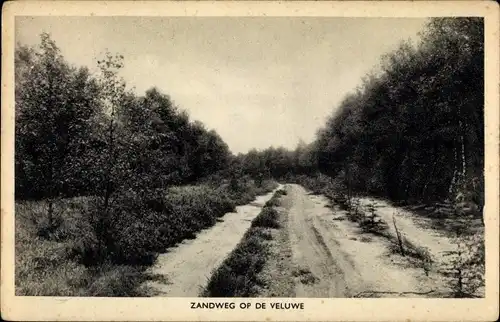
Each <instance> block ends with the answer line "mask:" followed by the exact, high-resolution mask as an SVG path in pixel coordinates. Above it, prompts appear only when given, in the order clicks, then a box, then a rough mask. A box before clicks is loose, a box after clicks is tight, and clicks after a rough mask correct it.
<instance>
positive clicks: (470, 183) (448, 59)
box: [239, 18, 484, 208]
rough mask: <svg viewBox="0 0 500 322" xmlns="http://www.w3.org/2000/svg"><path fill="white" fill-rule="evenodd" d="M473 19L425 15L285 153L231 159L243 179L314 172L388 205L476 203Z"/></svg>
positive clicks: (478, 131)
mask: <svg viewBox="0 0 500 322" xmlns="http://www.w3.org/2000/svg"><path fill="white" fill-rule="evenodd" d="M483 72H484V29H483V20H482V18H433V19H430V20H429V21H428V23H427V25H426V26H425V28H424V30H423V31H422V32H421V34H420V41H419V43H418V44H415V45H414V44H411V43H409V42H403V43H401V45H400V46H399V48H397V49H396V50H394V51H392V52H390V53H388V54H386V55H385V56H383V57H382V58H381V60H380V68H379V69H378V70H374V71H373V72H372V73H370V74H369V75H367V76H366V77H365V78H364V80H363V82H362V85H360V86H359V87H358V88H357V89H356V90H355V91H353V92H352V93H351V94H349V95H348V96H347V97H345V98H344V100H343V101H342V102H341V104H340V105H339V106H338V107H337V108H336V109H335V111H334V112H333V114H332V115H331V116H330V117H329V118H328V120H327V121H326V124H325V125H324V126H323V127H322V128H321V129H319V130H318V132H317V135H316V139H315V140H314V142H312V143H311V144H309V145H305V144H300V145H299V147H298V148H297V149H296V150H295V151H287V150H285V149H280V148H278V149H273V148H271V149H266V150H264V151H260V152H258V151H255V150H253V151H250V152H248V153H247V154H245V155H241V156H239V159H240V163H241V164H243V165H244V168H245V169H246V170H245V171H247V172H248V173H261V174H264V175H265V174H268V173H271V175H272V176H278V177H280V176H281V177H283V176H286V175H287V174H288V175H289V176H290V175H293V174H310V175H311V174H314V173H317V172H320V173H323V174H326V175H328V176H330V177H332V178H337V179H339V180H340V181H341V182H343V183H344V184H345V185H348V186H349V188H350V189H353V190H355V191H360V192H364V193H370V194H375V195H380V196H384V197H389V198H390V199H393V200H407V201H427V202H430V201H442V200H445V199H450V200H453V199H454V198H457V197H458V198H459V199H460V200H464V199H468V200H469V201H473V203H474V204H476V205H477V206H478V207H480V208H482V206H483V204H484V197H483V196H484V191H483V190H484V176H483V169H484V118H483V115H484V76H483Z"/></svg>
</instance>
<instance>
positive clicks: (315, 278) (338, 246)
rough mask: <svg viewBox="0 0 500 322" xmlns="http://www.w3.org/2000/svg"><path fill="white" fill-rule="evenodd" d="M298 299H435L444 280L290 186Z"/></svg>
mask: <svg viewBox="0 0 500 322" xmlns="http://www.w3.org/2000/svg"><path fill="white" fill-rule="evenodd" d="M286 190H287V192H288V195H287V196H286V198H287V199H288V200H287V201H285V203H288V205H289V206H288V208H289V213H288V216H289V223H290V224H289V234H290V243H291V247H292V259H293V263H294V268H293V269H294V270H295V273H294V275H295V276H296V278H295V279H296V280H295V285H296V286H295V292H296V296H297V297H353V296H360V297H362V296H363V295H361V294H365V296H371V297H373V296H374V297H395V296H397V297H401V296H411V297H415V296H424V295H427V294H421V293H426V292H429V291H433V293H431V294H430V295H428V296H433V295H434V296H435V293H434V291H435V289H436V288H439V287H440V280H439V279H440V277H438V276H437V275H431V276H427V274H425V272H424V270H423V269H419V268H417V267H414V266H413V267H412V265H408V263H406V265H405V262H404V261H401V259H400V258H399V262H398V256H397V255H392V254H390V253H389V252H388V243H389V242H388V240H387V239H386V238H384V237H381V236H375V235H371V234H363V233H362V232H361V231H360V229H359V228H358V226H357V225H356V224H355V223H352V222H350V221H348V220H346V219H345V212H343V211H341V210H339V209H336V210H335V211H332V209H331V208H328V207H327V205H328V201H327V199H326V198H325V197H323V196H314V195H311V194H309V193H307V192H306V190H305V189H304V188H303V187H301V186H299V185H286Z"/></svg>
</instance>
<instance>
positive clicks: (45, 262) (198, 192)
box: [15, 181, 276, 296]
mask: <svg viewBox="0 0 500 322" xmlns="http://www.w3.org/2000/svg"><path fill="white" fill-rule="evenodd" d="M238 184H239V186H238V187H237V188H238V189H237V190H234V189H231V188H230V187H229V185H228V184H227V183H222V184H221V183H220V182H219V184H218V185H211V184H202V185H195V186H183V187H174V188H171V189H169V191H168V192H167V193H163V194H162V195H160V197H155V198H144V197H143V196H135V195H123V196H120V198H119V199H118V202H117V206H116V207H115V208H114V209H113V210H114V212H113V213H111V214H112V215H113V216H114V217H113V219H114V220H113V225H112V226H111V228H112V229H111V230H109V231H107V232H106V233H107V234H108V235H109V236H110V240H112V244H110V245H104V246H103V245H100V244H99V243H98V241H97V239H96V230H95V222H93V221H92V218H93V214H94V213H95V211H97V210H96V208H95V200H94V199H93V198H91V197H78V198H72V199H63V200H60V201H58V202H57V203H56V205H55V211H54V213H55V218H56V220H55V222H56V223H57V225H56V226H53V224H52V225H49V224H48V222H47V221H48V220H47V218H46V213H47V203H46V202H45V201H43V200H42V201H21V202H17V203H16V215H15V216H16V217H15V222H16V230H15V234H16V244H15V259H16V265H15V283H16V295H23V296H145V295H147V294H148V292H147V290H145V289H142V288H140V287H139V286H140V285H141V284H142V283H143V282H144V281H145V280H148V279H157V278H159V277H158V276H151V275H146V273H145V271H146V268H147V267H148V266H149V265H151V264H152V263H153V262H154V259H155V257H156V254H158V253H159V252H162V251H164V250H165V249H166V248H168V247H171V246H174V245H175V244H176V243H178V242H180V241H182V240H184V239H186V238H194V237H195V234H196V232H198V231H200V230H202V229H204V228H207V227H210V226H212V225H214V224H215V223H216V222H217V218H218V217H220V216H222V215H224V214H225V213H227V212H229V211H233V210H234V207H235V206H237V205H240V204H244V203H246V202H247V200H249V199H250V200H253V199H254V198H255V196H256V195H258V194H262V193H264V192H267V191H271V190H272V189H274V188H275V187H276V183H274V182H271V181H269V182H264V183H263V185H262V186H261V187H256V186H255V184H253V182H252V181H245V182H243V181H241V182H238ZM49 226H51V227H52V228H51V229H50V231H49V233H47V231H48V230H47V227H49ZM104 247H105V248H106V250H107V251H108V254H107V256H106V258H105V260H103V261H95V260H94V258H95V254H96V253H97V252H98V251H99V250H100V249H102V248H104Z"/></svg>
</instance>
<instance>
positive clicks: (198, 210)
mask: <svg viewBox="0 0 500 322" xmlns="http://www.w3.org/2000/svg"><path fill="white" fill-rule="evenodd" d="M483 44H484V41H483V23H482V18H460V19H455V18H435V19H431V20H430V21H429V23H428V25H427V26H426V28H425V30H424V31H423V32H422V33H421V40H420V42H419V43H418V44H410V43H406V42H405V43H402V44H401V45H400V47H399V48H398V49H397V50H395V51H393V52H390V53H388V54H387V55H385V56H384V57H382V59H381V64H380V68H378V69H375V70H374V71H373V72H372V73H371V74H370V75H367V76H366V77H365V79H364V80H363V83H362V85H361V86H359V87H358V88H357V89H356V90H355V91H353V92H352V93H351V94H350V95H348V96H347V97H345V99H344V100H343V102H342V103H341V104H340V106H335V107H333V108H334V112H333V114H332V115H331V116H330V117H329V118H328V120H327V121H326V124H325V125H324V127H323V128H321V129H319V130H318V132H317V135H316V139H315V140H314V141H313V142H310V143H304V142H301V143H299V144H298V146H297V148H296V149H295V150H293V151H290V150H286V149H284V148H268V149H266V150H263V151H257V150H255V149H254V150H251V151H249V152H248V153H245V154H239V155H233V154H232V153H231V151H230V150H229V148H228V146H227V144H226V143H225V142H224V141H223V140H222V138H221V137H220V136H219V135H218V134H217V133H216V132H215V131H214V130H208V129H206V128H205V126H204V125H203V124H202V123H201V122H198V121H192V120H190V118H189V116H188V114H187V113H186V112H185V111H183V110H182V109H180V108H179V107H177V106H176V105H175V104H174V102H173V100H172V99H171V98H170V97H169V96H168V95H166V94H164V93H161V92H160V91H159V90H158V89H156V88H151V89H150V90H148V91H147V92H146V93H145V94H144V95H143V96H138V95H137V94H134V93H133V92H132V91H130V90H128V89H127V86H126V84H125V82H124V81H123V79H121V78H120V70H121V68H123V61H124V57H123V56H121V55H120V54H111V53H108V54H106V55H105V56H104V57H101V58H100V59H99V61H98V64H97V66H98V70H99V72H98V73H91V72H90V71H89V69H88V68H86V67H75V66H72V65H70V64H69V63H68V62H67V61H66V60H65V59H64V57H63V56H62V54H61V52H60V50H59V48H58V47H57V45H56V44H55V42H54V41H53V40H52V39H51V38H50V36H49V35H48V34H42V35H41V42H40V44H39V46H37V47H26V46H21V45H19V46H18V47H17V48H16V53H15V103H16V104H15V110H16V128H15V131H16V133H15V134H16V136H15V140H16V142H15V145H16V150H15V152H16V157H15V171H16V176H15V177H16V182H15V185H16V186H15V193H16V211H19V212H22V211H26V212H32V213H33V214H32V215H30V216H32V217H36V218H32V217H30V220H31V221H32V222H33V223H34V227H35V228H33V229H34V231H35V234H36V235H37V236H38V237H37V238H42V239H46V240H52V241H63V240H71V241H72V244H71V247H70V250H68V253H67V256H68V257H71V258H72V259H73V260H74V261H75V262H78V263H83V265H85V266H86V267H94V266H96V265H97V266H103V265H104V264H103V263H114V264H120V265H121V264H135V263H137V262H140V263H144V260H145V259H144V257H147V258H150V257H151V256H153V257H154V254H156V253H157V252H159V251H161V250H162V249H165V247H168V246H171V245H173V244H175V243H176V242H178V241H180V240H182V239H183V238H188V237H189V236H190V235H192V234H193V232H195V231H198V230H199V229H202V228H203V227H206V226H210V225H212V224H213V223H214V222H215V217H217V216H218V215H220V214H221V213H224V212H226V211H229V210H231V209H233V208H234V206H235V205H238V204H242V203H245V202H248V201H249V200H252V198H253V197H254V196H255V195H256V194H258V193H261V192H262V191H269V190H270V189H272V185H271V184H270V182H271V181H272V180H277V181H287V182H294V181H301V180H304V178H306V177H307V178H309V179H310V178H313V180H325V179H324V178H327V179H326V180H327V181H331V182H334V183H335V184H338V186H339V189H341V190H342V189H343V190H344V191H346V193H349V194H350V193H358V194H370V195H378V196H382V197H387V198H389V199H391V200H394V201H401V200H404V201H405V202H407V203H416V202H436V201H444V200H449V201H457V202H464V203H467V207H468V208H467V209H469V210H470V209H471V208H472V209H473V210H474V211H476V212H479V213H480V210H481V209H482V207H483V205H484V197H483V195H484V192H483V189H484V178H483V168H484V120H483V111H484V79H483V68H484V67H483V65H484V58H483V57H484V46H483ZM179 186H181V188H178V187H179ZM182 187H189V189H187V188H185V190H182V189H184V188H182ZM176 189H177V190H176ZM166 191H169V193H166ZM78 198H85V202H79V204H78V202H74V203H73V204H71V205H68V201H67V200H78ZM42 201H43V206H40V207H39V209H40V210H37V211H33V210H32V209H31V208H29V207H31V206H27V205H28V203H29V202H42ZM77 204H78V205H77ZM82 204H84V206H82ZM179 205H182V207H184V208H182V209H180V208H179V207H180V206H179ZM23 207H24V208H23ZM68 207H69V208H70V209H73V210H72V211H73V212H78V213H79V216H78V218H77V219H74V221H71V220H69V219H67V218H65V216H66V215H67V214H66V212H67V209H69V208H68ZM71 207H73V208H71ZM30 209H31V210H30ZM37 209H38V208H37ZM65 209H66V210H65ZM74 209H77V210H74ZM16 220H17V217H16ZM69 222H71V224H69ZM16 225H17V224H16ZM17 234H18V232H17V230H16V238H18V239H19V238H20V239H21V240H24V239H23V238H25V239H26V245H27V244H29V243H30V242H29V241H28V239H29V238H30V237H29V236H27V235H26V236H24V235H23V236H19V235H17ZM26 245H24V246H23V245H21V246H18V245H17V244H16V247H20V248H19V249H18V251H19V252H20V253H21V254H23V252H28V250H26V249H25V248H29V247H31V246H26ZM23 247H25V248H23ZM16 249H17V248H16ZM20 256H21V255H20ZM27 256H28V255H26V258H28V257H27ZM65 256H66V255H65ZM21 262H23V260H21ZM27 262H28V259H26V261H25V262H23V263H25V264H20V265H28V264H26V263H27ZM106 265H107V264H106ZM30 270H32V268H29V267H28V268H26V269H25V270H23V269H21V270H19V269H18V270H17V271H16V276H18V277H19V278H20V279H23V278H24V279H31V280H32V281H34V280H35V279H36V277H35V276H32V277H26V276H24V277H20V276H23V275H22V274H28V273H26V272H28V271H30ZM33 271H36V270H33ZM101 273H102V274H106V273H105V272H104V273H103V272H101ZM101 273H100V274H101ZM18 274H20V275H18ZM33 274H34V273H33ZM93 274H94V273H93ZM16 283H17V279H16ZM33 283H34V282H33ZM24 287H25V291H24V292H28V291H26V290H27V289H28V288H30V287H33V285H30V284H26V285H24ZM117 289H119V288H117ZM54 292H56V291H54ZM82 292H86V291H82ZM28 293H29V292H28ZM56 293H57V292H56ZM63 293H64V291H63ZM66 293H70V294H74V293H72V291H66ZM78 294H82V293H78ZM115 295H116V294H115ZM118 295H120V294H118ZM121 295H123V294H121Z"/></svg>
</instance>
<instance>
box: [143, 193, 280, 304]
mask: <svg viewBox="0 0 500 322" xmlns="http://www.w3.org/2000/svg"><path fill="white" fill-rule="evenodd" d="M281 187H282V186H279V187H278V188H276V189H275V190H274V191H276V190H277V189H279V188H281ZM274 191H273V192H270V193H268V194H266V195H263V196H259V197H257V198H256V199H255V200H254V201H253V202H251V203H250V204H248V205H244V206H238V207H236V212H232V213H227V214H226V215H224V216H223V217H221V218H220V222H218V223H217V224H216V225H215V226H213V227H210V228H208V229H205V230H203V231H201V232H200V233H198V234H197V236H196V238H195V239H193V240H185V241H184V242H183V243H181V244H180V245H178V246H176V247H173V248H170V249H168V250H167V252H166V253H165V254H161V255H160V256H159V257H158V259H157V261H156V263H155V265H154V266H152V268H151V269H150V273H152V274H158V275H160V276H164V277H165V279H166V282H160V281H154V282H153V281H149V282H147V283H146V285H144V286H145V287H147V288H149V289H151V290H152V293H153V294H154V295H156V296H170V297H196V296H198V295H199V293H200V290H201V289H202V288H203V287H204V286H205V285H206V283H207V281H208V279H209V277H210V275H211V273H212V271H213V270H215V269H216V268H217V267H218V266H219V265H220V264H221V263H222V261H223V260H224V259H225V257H226V256H227V255H228V254H229V253H230V252H231V251H232V250H233V249H234V247H235V246H236V245H237V244H238V242H239V241H240V240H241V238H242V237H243V234H244V233H245V232H246V230H247V229H248V228H250V225H251V221H252V220H253V219H254V218H255V217H256V216H257V215H258V214H259V213H260V210H261V208H262V207H263V206H264V204H265V203H266V201H268V200H269V199H271V197H272V195H273V194H274Z"/></svg>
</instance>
